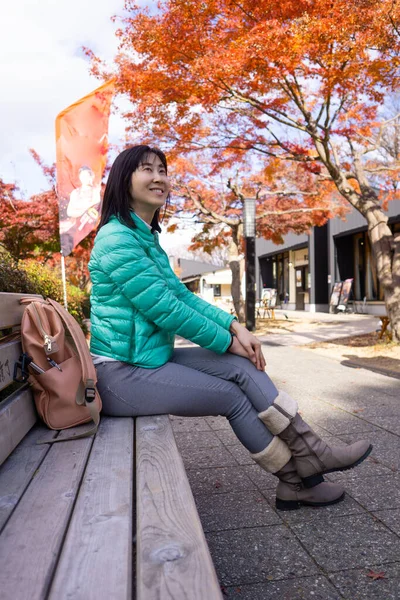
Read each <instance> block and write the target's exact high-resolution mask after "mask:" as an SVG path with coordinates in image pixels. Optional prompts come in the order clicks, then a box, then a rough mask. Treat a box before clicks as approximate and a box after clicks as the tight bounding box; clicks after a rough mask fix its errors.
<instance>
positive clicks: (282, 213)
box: [167, 155, 344, 322]
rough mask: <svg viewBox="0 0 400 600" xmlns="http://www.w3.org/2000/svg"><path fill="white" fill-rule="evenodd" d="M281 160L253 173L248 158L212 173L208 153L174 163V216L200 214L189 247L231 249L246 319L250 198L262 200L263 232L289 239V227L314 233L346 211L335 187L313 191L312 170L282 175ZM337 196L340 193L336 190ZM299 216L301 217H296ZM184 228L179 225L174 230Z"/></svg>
mask: <svg viewBox="0 0 400 600" xmlns="http://www.w3.org/2000/svg"><path fill="white" fill-rule="evenodd" d="M276 162H277V161H276V159H269V160H268V161H266V164H264V166H263V169H262V170H261V171H259V172H257V173H253V174H251V165H248V164H246V161H243V160H242V163H241V164H240V165H238V164H236V165H235V166H236V173H235V174H234V175H232V173H229V172H228V171H226V170H225V169H222V170H221V171H220V172H217V170H216V168H214V169H212V172H211V173H210V170H211V169H210V166H209V161H208V159H207V157H206V156H202V157H200V156H199V155H197V156H196V157H195V160H190V159H189V158H182V157H180V158H176V159H175V160H174V161H173V162H172V164H171V168H170V170H171V173H172V180H173V196H174V204H173V207H172V208H173V215H174V216H175V217H177V219H178V221H179V217H180V216H181V217H182V218H183V219H185V216H188V215H194V216H196V217H197V222H198V223H201V224H202V228H201V231H200V232H199V233H197V234H196V235H195V236H194V237H193V239H192V244H191V246H189V250H193V251H196V250H199V249H202V250H203V251H205V252H208V253H209V254H212V252H213V251H214V250H215V249H216V248H221V247H226V248H227V249H228V264H229V267H230V269H231V272H232V286H231V292H232V300H233V304H234V307H235V311H236V314H237V315H238V317H239V320H240V321H242V322H244V321H245V314H244V303H243V298H242V295H241V286H240V279H241V272H240V261H241V258H242V255H243V252H244V237H243V212H244V204H245V198H247V197H254V198H255V199H256V223H257V235H258V236H260V237H261V236H262V237H264V238H266V239H272V240H273V241H275V242H276V243H282V242H283V236H284V235H285V234H287V233H288V232H289V231H294V232H296V233H304V232H308V231H309V230H310V228H311V227H312V226H313V225H323V224H324V223H326V221H327V220H328V218H330V217H331V216H332V215H333V214H335V215H339V214H343V212H344V208H343V203H342V202H340V199H338V198H337V197H335V194H334V192H333V190H332V185H330V184H329V183H327V182H321V183H320V184H319V185H318V186H316V187H315V189H314V190H313V191H309V188H310V181H309V179H310V173H308V172H306V171H304V169H302V168H301V165H297V164H287V165H285V168H281V169H280V171H279V175H278V174H277V165H276ZM336 196H337V194H336ZM294 216H295V218H293V217H294ZM177 228H178V224H177V223H174V224H172V225H170V226H169V227H168V229H167V230H168V231H169V232H173V231H175V230H176V229H177Z"/></svg>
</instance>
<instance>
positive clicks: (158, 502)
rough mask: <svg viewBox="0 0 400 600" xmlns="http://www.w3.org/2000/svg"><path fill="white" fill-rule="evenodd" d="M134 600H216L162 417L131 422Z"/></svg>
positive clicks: (186, 487) (202, 541) (169, 431)
mask: <svg viewBox="0 0 400 600" xmlns="http://www.w3.org/2000/svg"><path fill="white" fill-rule="evenodd" d="M136 461H137V463H136V469H137V479H136V482H137V496H136V498H137V500H136V502H137V539H138V542H137V544H138V545H137V575H136V576H137V600H156V599H157V600H159V599H160V598H161V599H162V600H184V599H185V600H204V599H205V598H206V599H207V600H216V599H218V600H221V598H222V595H221V590H220V586H219V583H218V580H217V576H216V573H215V569H214V565H213V563H212V560H211V557H210V553H209V550H208V546H207V543H206V540H205V537H204V532H203V529H202V526H201V523H200V519H199V516H198V513H197V510H196V506H195V503H194V499H193V495H192V492H191V489H190V486H189V482H188V479H187V476H186V472H185V468H184V466H183V463H182V459H181V456H180V454H179V452H178V449H177V446H176V443H175V438H174V435H173V432H172V428H171V424H170V421H169V418H168V416H167V415H163V416H155V417H138V418H137V419H136Z"/></svg>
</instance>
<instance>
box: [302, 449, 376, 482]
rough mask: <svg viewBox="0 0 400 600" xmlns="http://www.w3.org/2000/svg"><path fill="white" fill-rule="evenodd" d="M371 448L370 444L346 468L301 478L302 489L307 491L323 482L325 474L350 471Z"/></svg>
mask: <svg viewBox="0 0 400 600" xmlns="http://www.w3.org/2000/svg"><path fill="white" fill-rule="evenodd" d="M372 448H373V446H372V444H370V446H369V448H368V450H367V451H366V452H364V454H363V455H362V456H361V457H360V458H359V459H358V460H356V462H354V463H353V464H351V465H348V466H347V467H336V468H334V469H327V470H326V471H322V472H321V473H317V474H316V475H310V476H309V477H304V479H303V478H302V482H303V485H304V487H305V488H308V489H309V488H313V487H315V486H316V485H318V484H320V483H322V482H323V480H324V478H323V475H325V474H326V473H334V472H335V471H349V470H350V469H354V467H357V466H358V465H359V464H360V463H362V462H363V461H364V460H365V459H366V458H367V457H368V456H369V455H370V454H371V452H372Z"/></svg>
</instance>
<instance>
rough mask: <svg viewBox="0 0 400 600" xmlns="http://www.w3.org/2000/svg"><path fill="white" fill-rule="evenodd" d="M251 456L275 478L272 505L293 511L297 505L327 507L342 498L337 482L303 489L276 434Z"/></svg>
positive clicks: (293, 464) (287, 453) (287, 452)
mask: <svg viewBox="0 0 400 600" xmlns="http://www.w3.org/2000/svg"><path fill="white" fill-rule="evenodd" d="M251 457H252V458H253V459H254V460H255V461H256V463H258V464H259V465H260V467H262V468H263V469H264V470H265V471H268V473H272V474H273V475H275V476H276V477H277V478H278V479H279V483H278V487H277V488H276V508H277V509H279V510H296V509H297V508H300V506H302V505H304V506H329V505H330V504H335V503H336V502H340V501H341V500H343V498H344V489H343V487H342V486H341V485H339V484H337V483H328V482H323V483H320V484H319V485H316V486H315V487H313V488H311V489H307V488H306V487H305V486H304V485H303V483H302V481H301V478H300V477H299V475H298V474H297V472H296V465H295V462H294V460H293V458H292V455H291V452H290V450H289V448H288V446H287V444H285V442H283V441H282V440H281V439H280V438H279V437H276V436H275V437H274V438H273V439H272V441H271V442H270V443H269V444H268V446H267V447H266V448H265V449H264V450H262V451H261V452H258V453H257V454H251Z"/></svg>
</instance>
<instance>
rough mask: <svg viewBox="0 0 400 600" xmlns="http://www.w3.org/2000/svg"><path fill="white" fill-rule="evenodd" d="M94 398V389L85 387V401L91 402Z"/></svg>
mask: <svg viewBox="0 0 400 600" xmlns="http://www.w3.org/2000/svg"><path fill="white" fill-rule="evenodd" d="M95 397H96V388H94V387H87V388H85V400H86V402H93V400H94V399H95Z"/></svg>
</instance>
